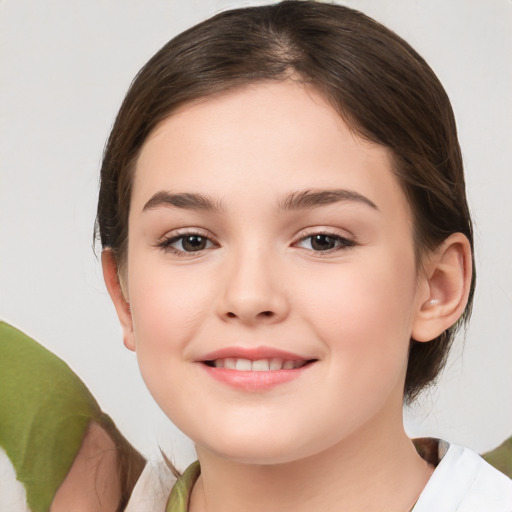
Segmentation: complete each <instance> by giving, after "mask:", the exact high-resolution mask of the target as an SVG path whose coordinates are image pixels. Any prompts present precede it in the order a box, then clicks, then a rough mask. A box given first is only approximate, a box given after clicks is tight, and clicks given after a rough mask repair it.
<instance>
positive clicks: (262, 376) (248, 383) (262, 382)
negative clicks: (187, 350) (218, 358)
mask: <svg viewBox="0 0 512 512" xmlns="http://www.w3.org/2000/svg"><path fill="white" fill-rule="evenodd" d="M201 366H202V367H203V368H204V370H205V371H206V372H207V373H208V375H210V376H211V377H212V378H214V379H216V380H218V381H219V382H222V383H224V384H227V385H229V386H231V387H233V388H237V389H240V390H243V391H265V390H268V389H272V388H274V387H276V386H278V385H279V384H284V383H286V382H290V381H292V380H295V379H298V378H299V377H300V376H301V375H302V374H303V373H304V372H305V371H307V369H308V368H309V367H310V366H312V363H310V364H307V365H306V366H302V367H301V368H294V369H293V370H269V371H262V372H254V371H246V372H244V371H240V370H228V369H226V368H214V367H212V366H207V365H205V364H201Z"/></svg>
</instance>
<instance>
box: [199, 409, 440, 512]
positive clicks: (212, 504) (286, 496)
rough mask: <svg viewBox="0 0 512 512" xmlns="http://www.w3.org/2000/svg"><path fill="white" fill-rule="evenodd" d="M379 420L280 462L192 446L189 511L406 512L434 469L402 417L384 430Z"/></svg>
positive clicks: (399, 415)
mask: <svg viewBox="0 0 512 512" xmlns="http://www.w3.org/2000/svg"><path fill="white" fill-rule="evenodd" d="M398 417H399V418H400V419H401V414H398ZM395 418H396V415H395ZM370 423H374V422H370ZM378 423H379V425H376V424H373V425H372V424H368V425H366V426H365V428H363V429H360V430H359V431H358V432H357V433H355V434H353V435H352V436H350V437H349V438H345V439H344V440H343V441H341V442H340V443H338V444H337V445H335V446H333V447H331V448H329V450H327V451H324V452H322V453H318V454H315V455H314V456H311V457H307V458H304V459H301V460H298V461H294V462H288V463H283V464H273V465H256V464H242V463H238V462H234V461H232V460H227V459H225V458H222V457H219V456H217V455H215V454H213V453H212V452H210V451H208V450H205V449H203V448H201V447H198V455H199V460H200V462H201V477H200V478H199V480H198V482H197V484H196V486H195V487H194V490H193V492H192V496H191V501H190V507H189V510H190V511H191V512H221V511H222V512H232V511H233V512H234V511H237V512H238V511H240V510H244V512H253V511H254V512H256V511H258V512H260V511H261V510H265V511H266V512H277V511H282V510H293V511H294V512H302V511H306V510H308V511H310V510H312V509H313V510H326V511H330V510H343V511H344V512H360V511H361V510H364V511H365V512H377V511H378V512H409V511H410V509H411V508H412V506H413V505H414V503H415V501H416V499H417V498H418V496H419V494H420V493H421V490H422V489H423V487H424V486H425V484H426V482H427V481H428V478H429V477H430V475H431V474H432V470H433V468H432V467H430V466H428V465H427V464H426V462H425V461H423V459H421V458H420V457H419V455H418V454H417V452H416V450H415V448H414V446H413V444H412V442H411V441H410V440H409V438H408V437H407V435H406V434H405V431H404V429H403V424H402V422H401V421H400V422H399V424H398V425H397V424H394V425H390V424H389V422H388V428H383V424H382V422H381V421H379V422H378ZM375 427H378V428H375Z"/></svg>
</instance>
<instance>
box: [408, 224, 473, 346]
mask: <svg viewBox="0 0 512 512" xmlns="http://www.w3.org/2000/svg"><path fill="white" fill-rule="evenodd" d="M423 271H424V275H423V277H421V279H424V280H425V284H426V286H425V287H424V290H425V293H423V295H422V297H421V298H420V304H419V309H418V311H417V313H416V317H415V320H414V324H413V330H412V335H411V336H412V338H413V339H414V340H416V341H430V340H433V339H434V338H437V336H439V335H440V334H442V333H443V332H444V331H445V330H446V329H448V328H449V327H451V326H452V325H453V324H455V323H456V322H457V320H458V319H459V318H460V316H461V315H462V313H463V312H464V308H465V307H466V304H467V301H468V296H469V290H470V287H471V277H472V272H473V268H472V260H471V246H470V244H469V240H468V239H467V238H466V236H465V235H463V234H462V233H454V234H452V235H450V236H449V237H448V238H447V239H446V240H445V241H444V242H443V243H442V244H441V245H440V246H439V247H438V248H437V249H436V250H435V251H433V253H432V254H431V255H430V257H429V258H428V261H427V262H426V264H425V265H424V269H423Z"/></svg>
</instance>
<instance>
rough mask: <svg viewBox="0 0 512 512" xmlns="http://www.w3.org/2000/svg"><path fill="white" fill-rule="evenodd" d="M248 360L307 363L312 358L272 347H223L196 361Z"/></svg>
mask: <svg viewBox="0 0 512 512" xmlns="http://www.w3.org/2000/svg"><path fill="white" fill-rule="evenodd" d="M226 358H235V359H249V360H250V361H258V360H261V359H273V358H279V359H283V360H287V361H309V360H312V359H314V358H312V357H304V356H302V355H299V354H294V353H293V352H288V351H285V350H280V349H277V348H272V347H236V346H234V347H225V348H221V349H219V350H214V351H213V352H209V353H208V354H205V355H204V356H201V357H200V358H199V359H198V361H215V360H216V359H226Z"/></svg>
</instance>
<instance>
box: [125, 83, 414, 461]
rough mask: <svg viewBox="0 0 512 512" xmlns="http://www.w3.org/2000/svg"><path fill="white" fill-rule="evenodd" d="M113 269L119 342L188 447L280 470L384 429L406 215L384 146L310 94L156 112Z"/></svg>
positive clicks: (292, 88) (399, 389) (401, 298)
mask: <svg viewBox="0 0 512 512" xmlns="http://www.w3.org/2000/svg"><path fill="white" fill-rule="evenodd" d="M124 278H125V293H126V298H127V301H128V302H129V304H130V310H131V319H130V326H129V328H128V331H129V334H128V337H127V339H126V343H127V345H128V346H129V347H130V348H133V349H134V350H136V353H137V357H138V361H139V365H140V369H141V372H142V375H143V377H144V379H145V382H146V384H147V386H148V388H149V390H150V391H151V393H152V394H153V396H154V398H155V399H156V401H157V402H158V404H159V405H160V407H161V408H162V409H163V410H164V412H165V413H166V414H167V415H168V416H169V418H170V419H171V420H172V421H173V422H174V423H175V424H176V425H177V426H178V427H179V428H181V429H182V430H183V431H184V432H185V433H186V434H187V435H188V436H190V437H191V438H192V440H194V441H195V442H196V443H197V445H198V446H199V448H200V449H202V450H208V451H210V452H212V453H215V454H218V455H221V456H223V457H227V458H230V459H233V460H237V461H244V462H253V463H276V462H285V461H293V460H296V459H300V458H304V457H307V456H310V455H313V454H315V453H320V452H322V451H325V450H328V449H329V448H331V447H334V446H337V445H340V443H343V442H346V441H347V439H351V438H354V437H355V436H357V435H358V434H360V433H362V432H368V431H371V430H372V429H375V431H376V429H383V428H388V427H389V425H391V424H393V425H394V424H395V423H396V422H399V423H400V424H401V407H402V394H403V383H404V378H405V370H406V366H407V351H408V345H409V339H410V336H411V332H412V329H413V323H414V319H415V315H416V313H417V310H418V308H419V304H420V303H421V301H422V300H423V299H422V297H421V295H422V287H421V284H420V283H421V280H420V279H419V278H418V275H417V270H416V262H415V256H414V246H413V240H412V225H411V213H410V210H409V207H408V203H407V200H406V199H405V197H404V194H403V192H402V190H401V188H400V186H399V184H398V182H397V180H396V178H395V177H394V175H393V174H392V171H391V162H390V155H389V154H388V151H387V150H386V149H385V148H383V147H380V146H376V145H371V144H369V143H368V142H366V141H363V140H362V139H360V138H358V137H357V136H356V135H355V134H353V133H352V132H351V131H350V130H349V128H348V127H347V125H346V124H345V123H344V121H343V120H342V119H341V118H340V116H339V115H338V114H337V113H336V112H335V111H334V110H333V109H332V108H331V107H330V106H329V105H328V104H327V103H326V101H324V100H323V98H322V97H321V96H320V95H319V94H317V93H316V92H315V91H313V90H309V89H306V88H304V87H303V86H301V85H298V84H296V83H293V82H291V81H288V82H280V83H267V84H259V85H255V86H251V87H246V88H243V89H240V90H237V91H235V92H230V93H226V94H224V95H222V96H220V97H216V98H211V99H206V100H204V101H202V102H198V103H196V104H193V105H188V106H185V107H183V108H182V109H181V110H179V111H178V112H177V113H175V114H173V115H172V116H170V117H169V118H168V119H166V120H165V121H164V122H162V123H161V124H160V125H159V127H157V128H156V129H155V131H154V132H153V133H152V134H151V136H150V137H149V138H148V140H147V141H146V143H145V145H144V147H143V149H142V152H141V154H140V157H139V159H138V162H137V165H136V172H135V178H134V184H133V195H132V205H131V211H130V217H129V244H128V256H127V270H126V275H125V276H124ZM393 428H394V427H393Z"/></svg>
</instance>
